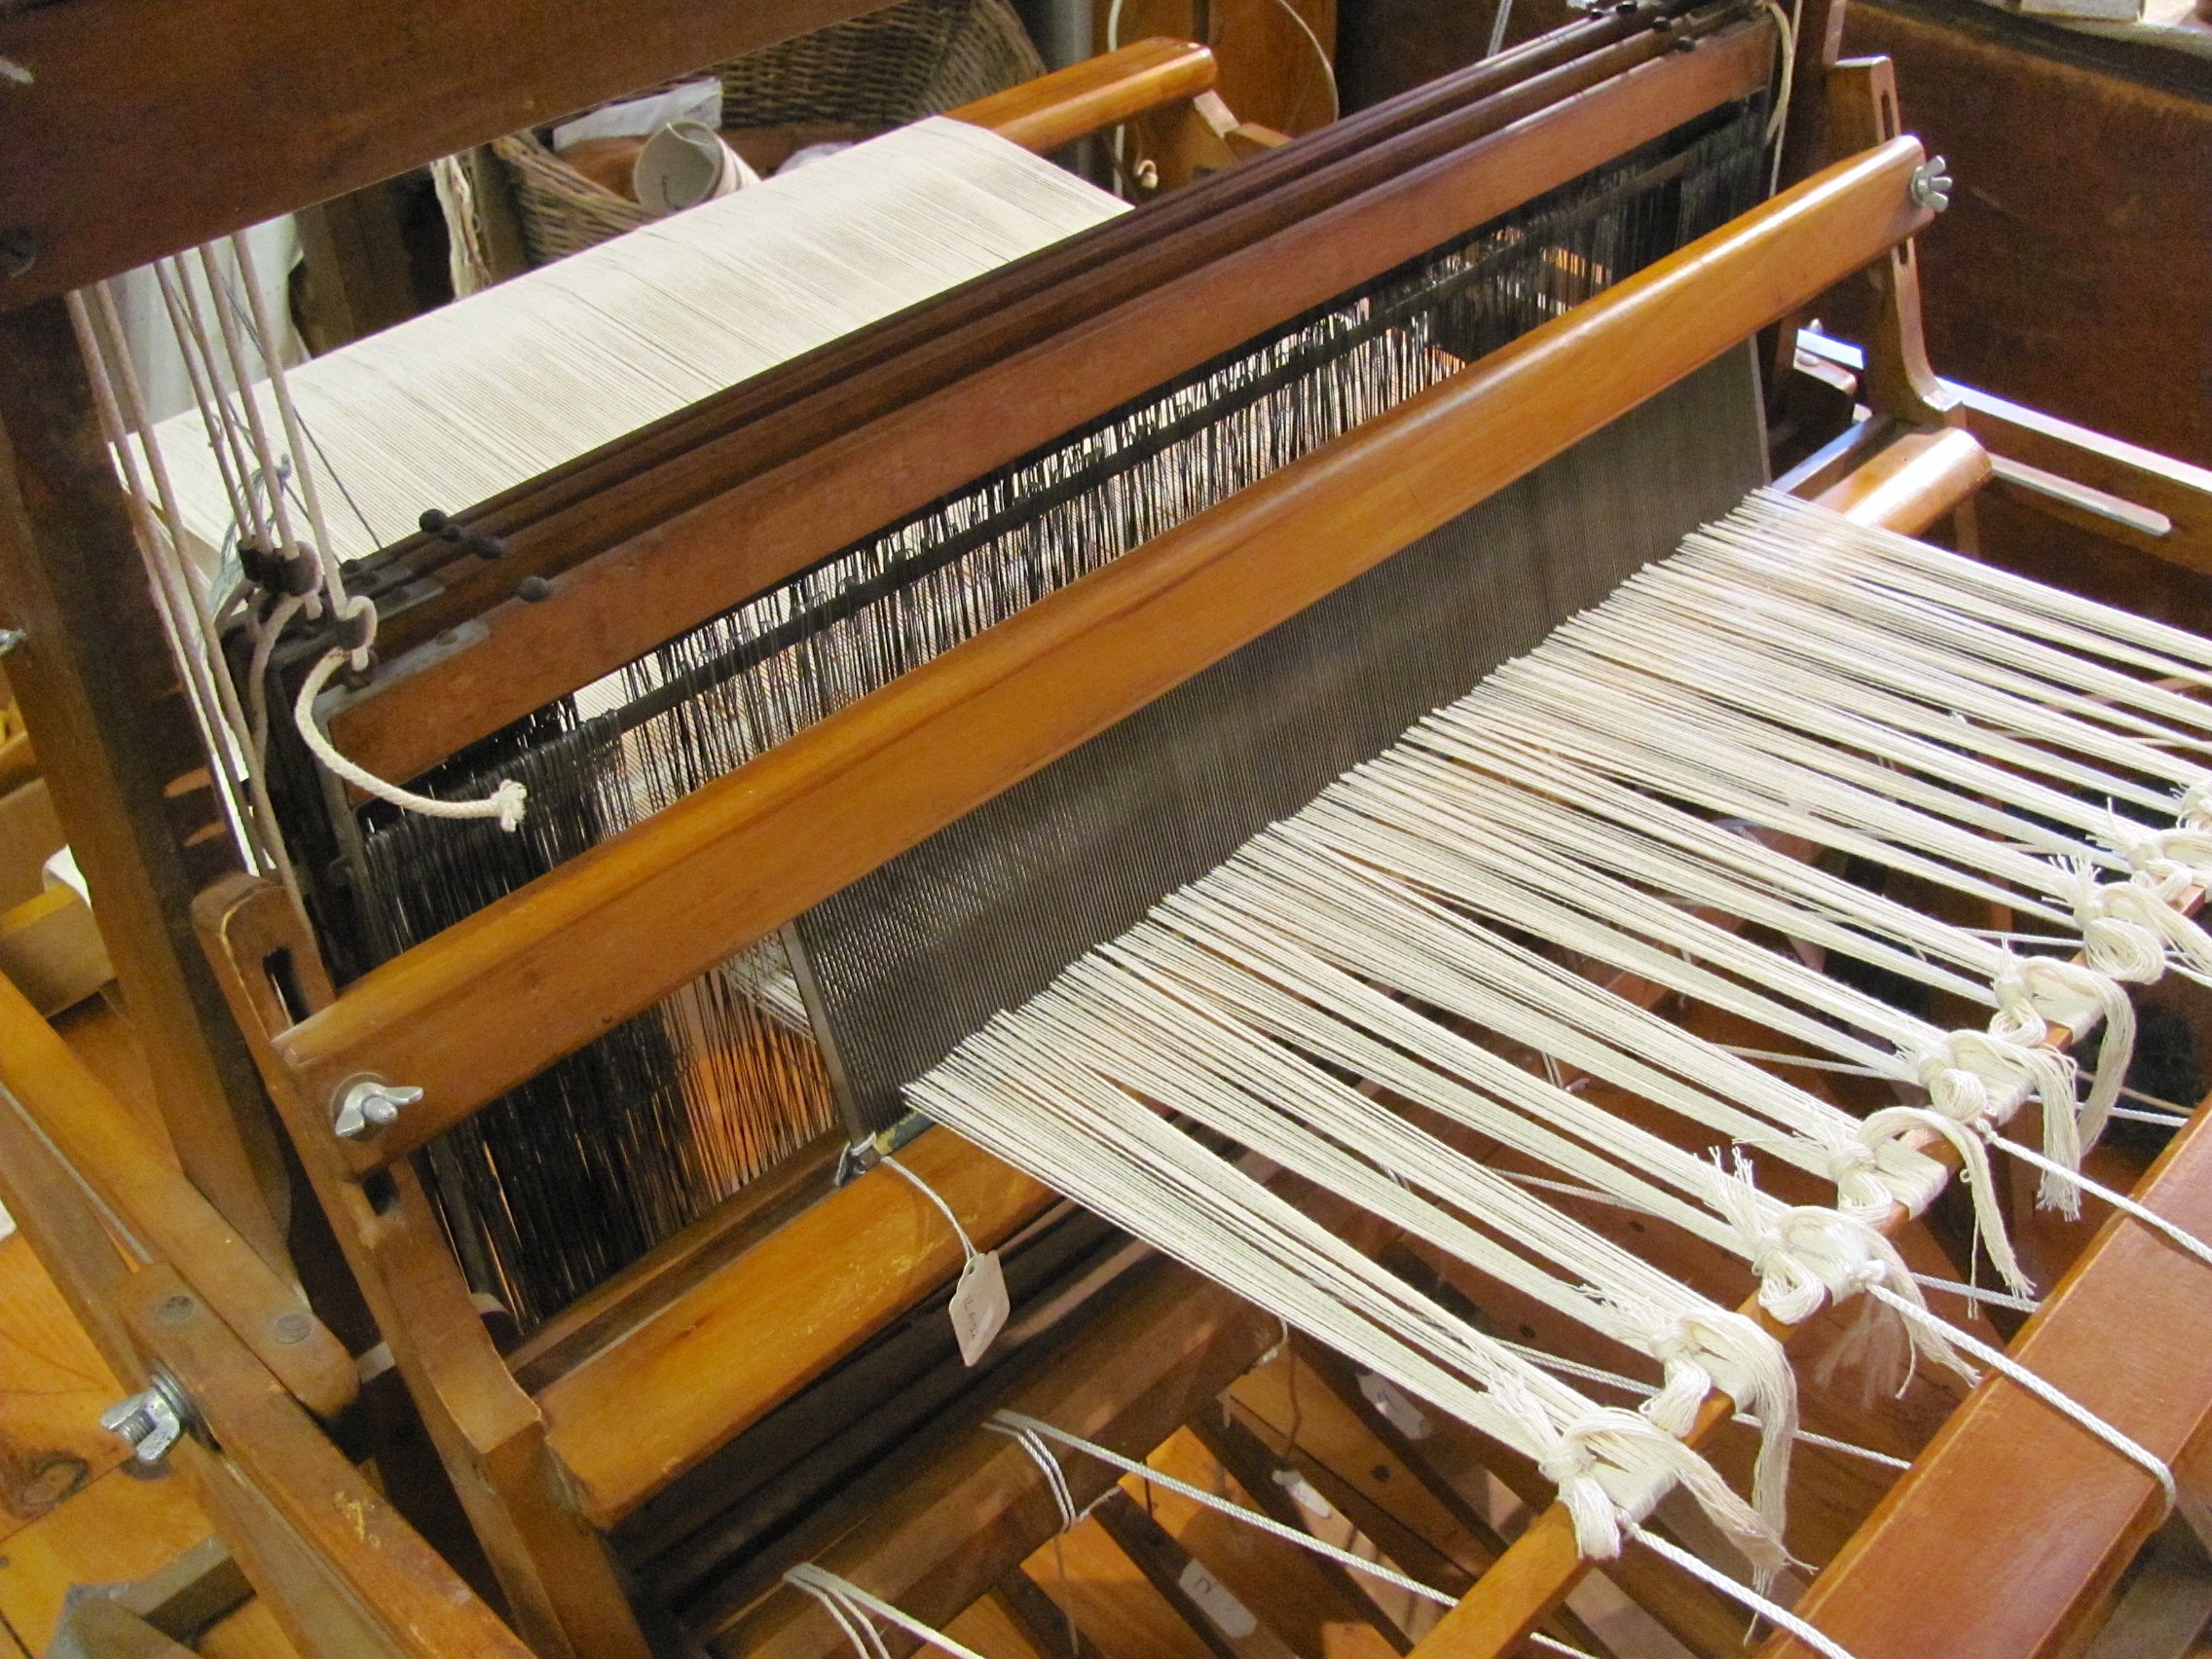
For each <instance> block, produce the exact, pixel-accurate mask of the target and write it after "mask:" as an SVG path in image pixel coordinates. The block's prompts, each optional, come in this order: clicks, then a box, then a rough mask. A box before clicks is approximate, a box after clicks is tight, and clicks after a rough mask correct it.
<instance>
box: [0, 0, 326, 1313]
mask: <svg viewBox="0 0 2212 1659" xmlns="http://www.w3.org/2000/svg"><path fill="white" fill-rule="evenodd" d="M84 9H85V8H83V7H80V6H77V5H68V4H64V5H59V6H53V7H48V8H45V9H43V10H42V11H39V12H37V13H33V14H30V16H31V17H35V18H50V19H58V18H65V17H66V18H79V17H81V14H82V12H83V11H84ZM20 20H21V19H20V18H10V19H9V20H8V21H6V22H0V41H4V40H5V38H6V36H7V34H8V33H9V32H10V30H11V29H12V27H13V26H14V25H15V23H16V22H18V21H20ZM41 26H46V25H41ZM7 50H8V48H7V47H6V46H5V45H0V52H6V51H7ZM118 61H119V62H120V61H121V59H120V58H119V59H118ZM5 85H6V83H5V82H4V81H0V88H5ZM10 96H11V93H10V92H9V91H7V90H0V111H6V110H7V109H9V108H11V107H12V105H11V103H10ZM6 120H7V118H6V116H5V115H4V114H0V126H4V125H5V124H6ZM151 153H158V152H151ZM20 177H21V168H20V167H19V166H13V165H12V166H11V167H10V168H9V169H8V171H7V179H6V182H5V183H0V192H4V191H5V190H7V189H8V188H11V187H12V186H13V185H14V184H15V183H17V182H18V181H19V179H20ZM0 223H5V220H4V219H0ZM0 620H4V621H5V622H6V623H7V624H9V625H12V626H14V627H17V628H20V629H22V630H23V631H24V632H25V634H26V635H27V636H28V638H27V639H26V640H25V642H24V643H23V645H20V646H18V648H17V649H16V650H14V651H12V652H10V653H9V656H8V681H9V683H10V685H12V686H13V687H14V689H15V692H16V694H17V696H18V699H19V700H20V703H21V707H22V714H23V719H24V721H25V723H26V724H27V725H28V726H29V728H30V730H31V732H32V733H33V735H34V736H35V738H36V740H37V742H38V746H39V762H40V765H41V767H42V769H43V772H44V777H45V782H46V786H47V788H48V789H49V790H50V791H51V792H52V795H53V801H54V809H55V815H56V817H57V818H58V819H59V821H60V826H61V830H62V832H63V833H64V834H65V835H66V836H67V837H68V840H69V845H70V847H71V849H72V850H73V851H74V852H75V854H76V856H77V863H78V865H79V866H80V867H81V868H82V869H83V870H84V872H85V876H86V879H87V881H88V882H89V883H90V885H91V887H92V891H93V892H95V893H97V894H98V895H99V908H98V911H97V919H98V921H99V925H100V929H101V933H102V936H103V937H104V938H105V940H106V942H107V949H108V955H109V958H110V959H111V960H112V962H113V963H114V966H115V971H116V976H117V977H118V979H119V980H120V981H121V983H122V988H123V996H124V1001H125V1002H126V1004H127V1005H128V1006H129V1012H130V1017H131V1022H132V1025H133V1026H134V1028H135V1029H136V1031H137V1035H138V1040H139V1042H140V1044H141V1045H142V1046H143V1047H144V1049H145V1051H146V1057H147V1060H148V1062H149V1063H150V1064H151V1065H152V1066H153V1067H154V1069H155V1070H156V1072H157V1073H158V1074H160V1076H161V1078H162V1080H163V1086H164V1087H163V1099H162V1106H163V1112H164V1115H165V1117H166V1119H167V1121H168V1126H169V1131H170V1140H171V1141H172V1143H173V1144H174V1146H175V1148H176V1152H177V1157H178V1158H179V1159H180V1160H181V1161H182V1162H183V1164H184V1167H185V1173H186V1174H188V1175H189V1176H191V1177H192V1181H193V1184H194V1185H195V1186H197V1187H198V1188H199V1189H200V1191H201V1192H202V1193H203V1194H204V1195H205V1197H206V1198H207V1200H208V1201H209V1202H210V1203H212V1204H213V1205H214V1206H215V1207H216V1209H217V1210H219V1211H221V1212H222V1215H223V1217H224V1219H225V1220H227V1221H228V1222H229V1223H230V1225H231V1226H232V1227H233V1228H235V1229H237V1230H238V1232H239V1234H240V1236H241V1237H243V1238H245V1239H246V1240H247V1242H248V1243H250V1244H251V1245H252V1246H253V1247H254V1249H255V1250H256V1251H258V1252H259V1253H260V1255H261V1257H262V1259H263V1260H265V1261H267V1262H269V1263H270V1264H271V1265H272V1266H273V1267H276V1268H278V1269H279V1270H286V1269H288V1266H289V1264H288V1263H287V1261H286V1254H285V1240H284V1226H283V1220H284V1217H285V1215H286V1212H287V1208H288V1205H289V1200H290V1191H291V1190H290V1183H289V1180H288V1178H287V1177H286V1175H285V1173H284V1168H283V1159H282V1155H281V1153H280V1152H279V1150H278V1147H277V1142H276V1126H275V1125H274V1124H272V1123H271V1122H270V1121H269V1118H268V1113H267V1109H266V1108H265V1107H264V1106H263V1104H262V1101H261V1091H260V1088H258V1086H257V1085H256V1083H255V1081H254V1075H253V1066H252V1063H251V1061H250V1059H249V1058H248V1057H247V1055H246V1053H245V1051H244V1049H243V1047H242V1046H241V1045H240V1042H239V1040H238V1037H237V1034H236V1032H235V1031H233V1030H231V1028H230V1025H229V1022H228V1021H227V1020H226V1019H225V1017H224V1014H223V998H222V993H221V992H220V991H219V990H218V989H217V988H216V986H215V983H214V979H213V977H212V976H211V975H210V974H209V972H208V969H207V964H206V962H205V961H204V960H203V957H202V956H201V954H200V952H199V950H198V949H197V948H196V947H195V946H194V943H193V940H192V938H191V934H190V930H189V927H188V925H187V923H186V920H185V914H186V910H187V908H188V906H189V905H190V903H191V900H192V895H193V893H194V892H195V891H196V890H197V889H198V888H199V886H200V885H201V884H202V883H203V882H205V881H207V880H211V879H213V878H214V877H215V875H216V874H217V873H219V869H220V865H219V864H216V863H211V862H210V861H209V859H208V858H207V856H206V851H205V850H203V852H202V853H201V854H200V855H199V856H198V857H195V856H192V855H188V853H187V852H186V851H185V843H186V841H187V840H188V839H189V838H190V837H191V835H192V834H193V832H194V831H196V830H203V829H204V828H206V827H207V826H208V824H209V823H211V822H212V821H213V819H214V817H215V806H214V802H213V798H212V792H211V790H210V789H209V788H208V787H207V784H206V778H205V773H204V771H203V764H204V762H203V756H202V754H201V749H200V735H199V729H198V726H197V724H196V722H195V720H194V717H193V715H192V712H191V709H190V707H189V705H188V703H187V701H186V699H185V696H184V693H183V690H182V687H181V686H180V685H179V683H178V680H177V674H176V668H175V664H174V662H173V660H172V658H171V656H170V654H169V651H168V649H167V647H166V645H165V644H164V638H165V636H164V633H163V628H162V623H161V621H160V619H159V617H158V616H157V615H156V613H155V610H154V602H153V595H152V592H151V590H150V589H149V588H148V586H147V585H146V577H145V573H144V566H143V564H142V563H141V561H140V560H139V557H138V550H137V544H136V543H135V541H134V540H133V539H132V537H131V532H130V527H129V522H128V521H127V519H126V517H125V515H124V509H123V502H122V498H121V496H120V494H119V492H118V489H117V485H116V476H115V464H114V461H113V458H112V457H111V456H110V455H109V454H108V452H107V448H106V445H105V443H104V441H103V440H102V438H101V436H100V432H99V426H98V422H97V419H96V417H95V416H94V414H93V410H92V390H91V387H90V386H89V385H88V383H87V381H86V378H85V366H84V362H83V359H82V357H81V356H80V354H79V352H78V350H77V343H76V339H75V337H74V335H73V333H72V331H71V329H70V326H69V321H68V318H67V316H66V315H65V314H64V312H63V308H62V306H61V304H60V302H58V301H55V302H51V303H47V304H44V305H41V306H38V307H36V308H34V309H33V310H31V311H28V312H14V313H6V314H5V315H0ZM196 771H197V772H198V773H199V781H198V787H197V788H195V787H192V776H193V774H194V773H195V772H196ZM224 839H225V840H227V837H224ZM207 847H208V848H209V849H212V850H213V851H214V852H215V853H217V854H218V855H220V856H224V857H227V854H224V853H223V841H222V840H218V841H215V842H212V843H208V844H207Z"/></svg>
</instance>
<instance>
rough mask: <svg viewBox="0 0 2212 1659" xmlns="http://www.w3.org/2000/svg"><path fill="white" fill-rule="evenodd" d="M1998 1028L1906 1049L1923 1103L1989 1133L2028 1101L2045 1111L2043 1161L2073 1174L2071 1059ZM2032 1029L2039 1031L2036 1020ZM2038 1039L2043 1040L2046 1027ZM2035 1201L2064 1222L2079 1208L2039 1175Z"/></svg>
mask: <svg viewBox="0 0 2212 1659" xmlns="http://www.w3.org/2000/svg"><path fill="white" fill-rule="evenodd" d="M2002 1017H2003V1016H2002V1015H2000V1018H2002ZM1997 1023H1998V1021H1996V1020H1992V1021H1991V1025H1992V1027H1993V1029H1991V1030H1988V1031H1954V1032H1952V1033H1950V1034H1949V1035H1948V1036H1947V1037H1943V1038H1940V1039H1937V1040H1936V1041H1931V1042H1923V1043H1919V1044H1915V1045H1913V1046H1912V1047H1911V1049H1910V1050H1909V1051H1907V1052H1906V1054H1905V1058H1906V1061H1907V1063H1908V1064H1909V1065H1911V1066H1912V1068H1913V1074H1914V1076H1916V1077H1917V1078H1919V1080H1920V1082H1921V1085H1922V1087H1923V1088H1926V1089H1927V1090H1928V1099H1929V1103H1930V1104H1931V1105H1932V1106H1934V1107H1935V1108H1936V1111H1938V1112H1940V1113H1941V1114H1942V1115H1943V1116H1944V1117H1946V1118H1949V1119H1951V1120H1953V1121H1954V1122H1957V1123H1961V1124H1969V1125H1971V1126H1972V1127H1975V1128H1981V1129H1987V1128H1992V1127H1994V1126H1995V1125H1997V1124H2003V1123H2006V1122H2008V1121H2009V1119H2010V1118H2011V1116H2012V1114H2013V1113H2014V1112H2015V1111H2016V1110H2018V1108H2019V1106H2020V1103H2021V1102H2022V1101H2023V1100H2024V1099H2026V1098H2027V1096H2028V1095H2030V1094H2031V1093H2032V1094H2033V1095H2034V1096H2035V1097H2036V1099H2037V1100H2038V1101H2039V1102H2040V1103H2041V1105H2042V1107H2043V1150H2044V1156H2045V1157H2046V1158H2048V1159H2049V1160H2050V1161H2052V1162H2053V1163H2056V1164H2058V1165H2060V1166H2061V1167H2062V1168H2065V1169H2068V1170H2074V1169H2079V1168H2080V1167H2081V1166H2082V1136H2081V1123H2080V1115H2079V1114H2080V1108H2079V1106H2078V1105H2077V1103H2076V1100H2075V1080H2076V1078H2077V1077H2078V1076H2079V1075H2080V1067H2078V1066H2077V1065H2076V1064H2075V1062H2074V1057H2073V1056H2072V1055H2071V1054H2068V1053H2064V1052H2062V1051H2059V1050H2057V1049H2054V1048H2051V1047H2049V1046H2048V1045H2047V1044H2040V1043H2039V1044H2030V1043H2019V1042H2014V1041H2012V1040H2011V1039H2010V1038H2009V1036H2006V1035H2004V1034H2003V1033H2001V1032H2000V1031H1998V1030H1996V1029H1994V1027H1995V1026H1996V1025H1997ZM2036 1023H2037V1024H2038V1025H2044V1024H2045V1022H2044V1021H2043V1018H2042V1016H2041V1015H2040V1014H2039V1015H2036ZM2044 1034H2045V1035H2046V1036H2047V1035H2048V1027H2047V1026H2045V1030H2044ZM2116 1088H2117V1086H2116ZM2038 1201H2039V1202H2040V1203H2042V1204H2043V1205H2044V1207H2046V1209H2049V1208H2055V1209H2060V1210H2063V1211H2064V1212H2065V1213H2066V1214H2067V1215H2069V1216H2072V1215H2077V1214H2079V1213H2080V1212H2081V1207H2082V1196H2081V1192H2080V1190H2079V1189H2078V1188H2076V1187H2075V1186H2074V1184H2073V1183H2072V1182H2071V1181H2069V1180H2067V1179H2066V1177H2065V1176H2063V1175H2054V1174H2046V1175H2045V1177H2044V1179H2043V1183H2042V1187H2041V1189H2040V1192H2039V1195H2038Z"/></svg>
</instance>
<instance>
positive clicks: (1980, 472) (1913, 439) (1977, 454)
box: [1814, 427, 1994, 535]
mask: <svg viewBox="0 0 2212 1659" xmlns="http://www.w3.org/2000/svg"><path fill="white" fill-rule="evenodd" d="M1993 476H1994V473H1993V472H1992V470H1991V467H1990V462H1989V452H1988V451H1987V450H1985V449H1983V448H1982V447H1981V445H1980V444H1979V443H1977V442H1976V441H1975V440H1974V438H1973V435H1972V433H1971V432H1965V431H1961V430H1959V429H1958V428H1957V427H1946V428H1944V429H1943V430H1942V431H1940V432H1907V433H1906V434H1904V435H1903V436H1902V437H1900V438H1899V439H1897V440H1896V441H1895V442H1893V443H1891V444H1889V445H1887V446H1885V447H1884V448H1883V449H1882V450H1881V451H1880V452H1879V453H1877V454H1876V455H1874V456H1873V457H1872V458H1871V459H1869V460H1868V461H1867V462H1866V463H1865V464H1864V465H1863V466H1861V467H1858V468H1857V469H1855V470H1854V471H1852V472H1851V473H1850V474H1849V475H1848V476H1846V477H1844V478H1843V479H1841V480H1840V481H1838V482H1837V483H1836V484H1835V485H1833V486H1832V487H1830V488H1829V489H1827V490H1825V491H1823V492H1822V493H1821V494H1820V495H1818V496H1816V497H1814V500H1815V501H1817V502H1818V503H1819V504H1820V505H1822V506H1824V507H1826V508H1828V509H1830V510H1831V511H1833V512H1838V513H1841V514H1842V515H1843V516H1844V517H1845V518H1848V519H1852V520H1854V521H1856V522H1858V523H1860V524H1873V525H1880V526H1882V527H1883V528H1884V529H1887V530H1894V531H1896V532H1898V533H1899V535H1920V534H1921V533H1922V532H1923V531H1925V530H1926V529H1927V528H1928V527H1929V526H1930V525H1932V524H1934V523H1936V521H1937V520H1938V519H1943V518H1948V517H1949V516H1950V515H1951V514H1952V513H1954V512H1956V511H1957V510H1958V509H1959V507H1960V506H1961V504H1963V503H1964V502H1965V501H1967V500H1968V499H1969V498H1972V495H1973V494H1974V492H1975V491H1977V490H1979V489H1980V488H1981V487H1982V486H1983V485H1985V484H1987V483H1988V482H1989V480H1990V479H1991V477H1993Z"/></svg>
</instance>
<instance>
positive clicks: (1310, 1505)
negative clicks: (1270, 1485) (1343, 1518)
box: [1275, 1469, 1336, 1521]
mask: <svg viewBox="0 0 2212 1659" xmlns="http://www.w3.org/2000/svg"><path fill="white" fill-rule="evenodd" d="M1275 1485H1277V1486H1279V1487H1280V1488H1282V1490H1283V1491H1284V1492H1286V1493H1290V1496H1291V1499H1292V1501H1293V1502H1295V1503H1296V1504H1297V1505H1298V1507H1299V1508H1301V1509H1303V1510H1305V1511H1306V1513H1307V1514H1309V1515H1310V1516H1312V1517H1313V1519H1314V1520H1316V1521H1326V1520H1328V1518H1329V1517H1330V1516H1332V1515H1334V1514H1335V1513H1336V1511H1335V1510H1334V1509H1332V1508H1330V1507H1329V1500H1328V1499H1327V1498H1325V1497H1323V1496H1322V1495H1321V1494H1320V1493H1318V1492H1316V1491H1314V1490H1313V1483H1312V1482H1311V1481H1309V1480H1308V1479H1307V1478H1306V1477H1305V1476H1304V1475H1302V1474H1300V1473H1299V1472H1298V1471H1297V1470H1296V1469H1277V1470H1276V1471H1275Z"/></svg>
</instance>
